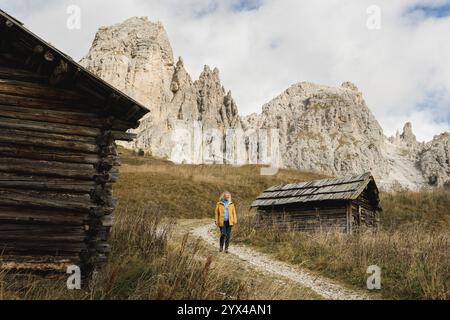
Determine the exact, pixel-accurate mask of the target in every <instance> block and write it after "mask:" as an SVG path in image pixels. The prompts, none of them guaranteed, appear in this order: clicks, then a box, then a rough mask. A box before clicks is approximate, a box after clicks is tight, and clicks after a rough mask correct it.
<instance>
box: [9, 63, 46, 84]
mask: <svg viewBox="0 0 450 320" xmlns="http://www.w3.org/2000/svg"><path fill="white" fill-rule="evenodd" d="M0 59H1V58H0ZM5 63H6V62H5V61H2V60H0V79H3V80H17V81H25V82H37V83H46V82H48V79H47V77H45V76H43V75H40V74H37V73H33V72H30V71H28V70H24V69H19V68H9V67H5Z"/></svg>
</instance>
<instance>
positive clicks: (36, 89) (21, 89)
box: [0, 79, 84, 101]
mask: <svg viewBox="0 0 450 320" xmlns="http://www.w3.org/2000/svg"><path fill="white" fill-rule="evenodd" d="M0 93H6V94H13V95H24V96H27V97H35V98H47V99H54V100H59V101H74V100H75V101H80V100H83V98H84V97H83V95H80V94H78V93H76V92H75V91H70V90H64V89H59V88H54V87H52V86H50V85H45V84H40V83H31V82H25V81H14V80H5V79H0Z"/></svg>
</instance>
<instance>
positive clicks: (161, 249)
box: [0, 149, 450, 299]
mask: <svg viewBox="0 0 450 320" xmlns="http://www.w3.org/2000/svg"><path fill="white" fill-rule="evenodd" d="M120 153H121V157H122V161H123V165H122V167H121V177H120V179H119V182H118V184H117V185H116V186H115V188H114V192H115V196H116V197H117V198H118V200H119V205H118V208H117V211H116V221H115V226H114V229H113V233H112V235H111V239H110V243H111V245H112V253H111V256H110V258H109V262H108V263H107V265H106V266H105V268H104V269H103V270H101V271H100V272H99V273H98V274H97V276H96V277H95V278H94V280H93V281H92V282H91V284H90V286H89V287H88V288H86V289H85V290H83V291H81V292H80V291H77V292H71V291H67V289H66V286H65V280H66V276H65V275H63V276H61V277H59V278H58V277H54V278H52V279H48V278H39V277H33V276H29V275H25V276H14V275H10V274H5V273H0V299H245V298H249V299H273V298H292V297H295V296H297V297H298V296H299V295H298V293H295V292H294V291H297V292H298V290H300V289H299V288H294V287H293V286H287V285H285V284H278V285H276V284H274V283H273V282H267V281H262V280H261V277H257V276H256V275H252V274H251V272H244V271H242V272H237V274H238V276H235V277H230V276H228V275H227V274H226V273H224V272H223V270H224V269H226V268H227V263H228V262H227V261H222V260H220V259H219V260H218V259H216V258H215V256H214V255H213V254H211V253H210V252H208V250H207V249H205V248H203V247H202V245H201V244H200V243H199V242H198V241H196V240H194V239H189V238H184V235H183V234H174V230H175V229H174V228H175V224H174V223H175V220H174V219H178V218H202V217H209V218H212V216H213V212H212V210H213V208H214V205H215V203H216V202H217V200H218V197H219V195H220V193H221V192H222V191H224V190H229V191H231V192H232V194H233V197H234V200H235V202H236V203H237V204H238V214H239V216H240V218H239V224H238V226H237V228H236V229H235V233H234V234H235V236H236V238H235V239H236V240H238V241H241V242H244V243H247V244H251V245H254V246H255V247H258V248H260V250H263V251H267V252H270V253H272V254H274V255H276V256H277V257H278V258H279V259H282V260H286V261H290V262H292V263H296V264H300V265H302V266H304V267H307V268H309V269H311V270H313V271H315V272H318V273H321V274H325V275H327V276H330V277H333V278H337V279H340V280H343V281H344V282H346V283H348V284H350V285H354V286H357V287H362V286H364V285H365V281H366V279H367V275H366V273H365V272H366V268H367V266H368V265H371V264H377V265H379V266H380V267H381V268H382V272H383V275H382V285H383V291H382V294H383V296H384V297H388V298H397V299H449V287H448V286H449V283H450V279H449V275H450V270H449V266H450V262H449V248H450V243H449V229H450V228H449V221H450V213H449V210H450V195H449V191H445V190H440V191H435V192H432V193H428V192H419V193H408V192H402V193H395V194H388V193H383V194H382V195H381V196H382V206H383V208H384V210H385V211H384V213H383V216H382V222H383V229H382V230H380V231H379V232H378V233H375V234H374V233H372V232H370V231H365V232H361V233H358V234H354V235H352V236H346V235H342V234H332V233H330V234H301V233H295V232H275V231H272V232H270V231H257V230H255V229H254V226H253V223H252V218H251V216H246V217H244V216H245V214H244V213H246V212H248V206H249V204H250V203H251V202H252V201H253V200H254V198H255V197H256V196H257V195H258V194H259V193H260V192H261V191H262V190H264V189H266V188H267V187H269V186H271V185H275V184H280V183H289V182H294V181H302V180H311V179H318V178H322V177H323V176H321V175H319V174H314V173H304V172H298V171H294V170H281V171H280V172H279V173H278V174H277V175H275V176H265V177H264V176H261V175H260V174H259V170H260V168H259V167H257V166H243V167H239V168H236V167H230V166H221V165H214V166H201V165H199V166H190V165H174V164H172V163H170V162H168V161H164V160H158V159H154V158H151V157H147V156H136V155H133V154H132V153H131V152H128V151H126V150H124V149H120ZM176 230H179V229H176ZM183 239H184V240H183ZM300 296H301V297H303V298H314V297H313V296H310V295H308V294H305V295H300Z"/></svg>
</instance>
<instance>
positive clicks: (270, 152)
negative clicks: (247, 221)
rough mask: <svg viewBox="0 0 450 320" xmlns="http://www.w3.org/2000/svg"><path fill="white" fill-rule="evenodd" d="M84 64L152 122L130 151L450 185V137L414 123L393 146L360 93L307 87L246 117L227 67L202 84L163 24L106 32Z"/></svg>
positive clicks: (134, 23) (137, 21) (207, 71)
mask: <svg viewBox="0 0 450 320" xmlns="http://www.w3.org/2000/svg"><path fill="white" fill-rule="evenodd" d="M81 63H82V64H83V65H84V66H85V67H87V68H88V69H89V70H91V71H92V72H94V73H95V74H97V75H99V76H100V77H101V78H103V79H104V80H106V81H108V82H109V83H111V84H112V85H114V86H116V87H117V88H118V89H121V90H123V91H124V92H126V93H127V94H129V95H130V96H132V97H133V98H135V99H136V100H138V101H140V102H141V103H142V104H144V105H145V106H147V107H148V108H149V110H150V113H149V114H148V115H147V116H146V117H145V118H144V119H142V121H141V125H140V127H139V128H138V129H136V130H135V132H136V133H137V136H138V138H137V140H136V141H134V142H133V143H131V144H128V145H127V147H130V148H137V149H143V150H145V151H147V152H150V153H152V154H153V155H155V156H158V157H164V158H168V159H170V160H172V161H174V162H177V163H194V164H199V163H228V164H238V165H239V164H246V163H251V164H266V165H269V164H270V165H272V166H276V167H289V168H297V169H301V170H308V171H317V172H322V173H327V174H330V175H338V176H341V175H348V174H360V173H363V172H366V171H372V172H373V174H374V175H375V176H376V177H377V180H378V182H379V184H381V185H382V186H384V187H386V188H389V187H392V186H394V185H397V184H399V185H403V186H406V187H408V188H417V187H421V186H428V185H432V186H442V185H444V184H447V183H450V166H449V159H450V134H449V133H444V134H442V135H439V136H436V137H435V138H434V139H433V141H431V142H428V143H419V142H417V140H416V137H415V135H414V133H413V129H412V124H411V123H407V124H406V125H405V127H404V129H403V132H402V133H401V134H400V133H397V135H396V136H395V137H390V138H387V137H385V135H384V134H383V130H382V128H381V127H380V125H379V123H378V122H377V120H376V119H375V117H374V116H373V114H372V113H371V111H370V110H369V108H368V107H367V105H366V103H365V101H364V98H363V94H362V93H361V92H360V91H359V90H358V88H357V87H356V85H354V84H353V83H351V82H344V83H343V84H342V85H341V86H340V87H329V86H323V85H318V84H313V83H308V82H301V83H298V84H295V85H293V86H291V87H290V88H288V89H287V90H286V91H285V92H283V93H281V94H280V95H279V96H277V97H276V98H274V99H273V100H272V101H270V102H268V103H267V104H265V105H264V106H263V110H262V113H261V114H252V115H249V116H247V117H245V118H241V117H240V116H239V112H238V107H237V105H236V103H235V101H234V99H233V97H232V94H231V92H230V91H228V92H227V91H226V90H225V88H224V87H223V85H222V83H221V80H220V72H219V70H218V69H217V68H214V69H211V68H210V67H209V66H205V67H204V70H203V72H202V73H201V74H200V76H199V78H198V79H197V80H195V81H194V80H193V79H192V78H191V76H190V75H189V73H188V72H187V70H186V69H185V65H184V62H183V60H182V59H181V58H179V59H178V61H177V62H176V63H175V60H174V57H173V52H172V48H171V45H170V42H169V39H168V36H167V33H166V31H165V30H164V27H163V26H162V24H161V23H153V22H150V21H149V20H148V19H147V18H131V19H128V20H126V21H125V22H123V23H121V24H117V25H114V26H111V27H104V28H101V29H99V31H98V32H97V35H96V37H95V40H94V42H93V45H92V48H91V49H90V51H89V53H88V54H87V55H86V57H84V58H83V59H82V61H81Z"/></svg>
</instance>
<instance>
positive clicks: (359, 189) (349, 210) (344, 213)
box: [251, 173, 382, 233]
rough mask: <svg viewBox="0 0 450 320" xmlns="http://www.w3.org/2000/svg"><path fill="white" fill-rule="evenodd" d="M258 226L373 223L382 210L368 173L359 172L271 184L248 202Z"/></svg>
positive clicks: (347, 227) (346, 228)
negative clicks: (349, 175) (343, 175)
mask: <svg viewBox="0 0 450 320" xmlns="http://www.w3.org/2000/svg"><path fill="white" fill-rule="evenodd" d="M251 207H252V208H256V209H257V214H256V215H257V223H258V225H260V226H267V225H278V226H279V227H280V226H281V227H282V226H286V227H287V226H289V227H290V228H291V229H294V230H298V231H321V230H331V229H334V230H337V231H340V232H345V233H351V232H352V231H353V230H354V229H355V228H357V227H359V226H368V227H377V226H378V224H379V216H380V212H381V211H382V209H381V207H380V199H379V192H378V188H377V185H376V183H375V180H374V178H373V177H372V175H371V174H370V173H365V174H363V175H359V176H353V177H347V178H340V179H325V180H316V181H307V182H301V183H292V184H286V185H278V186H273V187H271V188H269V189H267V190H266V191H264V192H263V193H262V194H261V195H260V196H259V197H258V198H257V199H256V200H255V201H254V202H253V203H252V205H251Z"/></svg>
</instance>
